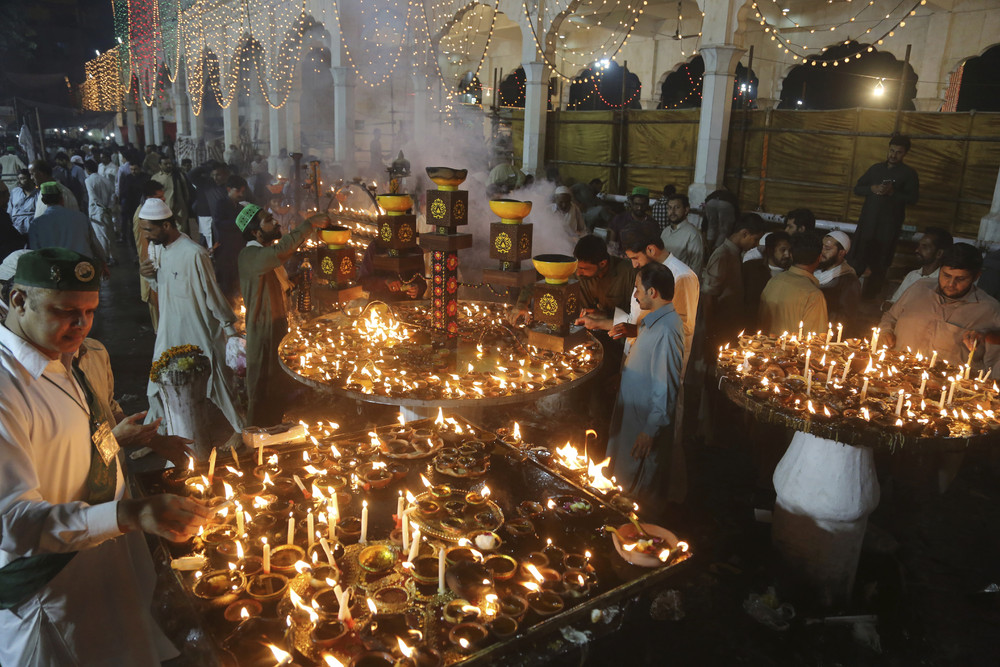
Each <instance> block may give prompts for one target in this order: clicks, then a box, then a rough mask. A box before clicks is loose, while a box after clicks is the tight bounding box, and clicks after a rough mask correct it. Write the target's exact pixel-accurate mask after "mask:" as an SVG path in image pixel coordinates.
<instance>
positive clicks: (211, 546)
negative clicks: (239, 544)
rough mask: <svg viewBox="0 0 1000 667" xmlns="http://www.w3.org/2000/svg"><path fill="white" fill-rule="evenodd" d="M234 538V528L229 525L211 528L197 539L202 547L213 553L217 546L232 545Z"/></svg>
mask: <svg viewBox="0 0 1000 667" xmlns="http://www.w3.org/2000/svg"><path fill="white" fill-rule="evenodd" d="M236 538H237V535H236V528H235V527H234V526H230V525H229V524H222V525H219V526H212V527H211V528H208V529H207V530H205V532H203V533H202V534H201V535H200V536H199V537H198V539H199V540H200V541H201V543H202V544H203V545H204V547H205V548H206V549H208V550H209V551H213V552H214V551H215V550H216V548H217V547H218V546H219V545H221V544H223V543H225V542H229V543H232V542H233V541H234V540H235V539H236ZM234 548H235V547H234Z"/></svg>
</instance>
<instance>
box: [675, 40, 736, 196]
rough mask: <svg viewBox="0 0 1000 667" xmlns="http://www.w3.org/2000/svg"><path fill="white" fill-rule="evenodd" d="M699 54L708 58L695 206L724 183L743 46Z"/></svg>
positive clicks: (704, 50) (708, 49)
mask: <svg viewBox="0 0 1000 667" xmlns="http://www.w3.org/2000/svg"><path fill="white" fill-rule="evenodd" d="M699 53H700V54H701V57H702V58H703V59H704V60H705V78H704V79H703V80H702V95H701V116H700V119H699V125H698V150H697V152H696V154H695V163H694V178H693V182H692V183H691V186H690V187H689V188H688V198H689V199H690V200H691V205H692V206H700V205H701V204H702V203H703V202H704V201H705V196H706V195H707V194H708V193H710V192H712V191H713V190H716V189H718V188H719V186H720V185H721V184H722V174H723V171H724V170H725V167H726V144H727V143H728V142H729V119H730V116H731V115H732V106H733V81H734V79H735V74H736V63H737V62H739V59H740V56H741V55H742V54H743V49H741V48H739V47H736V46H732V45H729V44H716V45H711V46H703V47H702V48H701V50H700V51H699Z"/></svg>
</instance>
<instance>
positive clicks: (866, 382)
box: [719, 324, 1000, 438]
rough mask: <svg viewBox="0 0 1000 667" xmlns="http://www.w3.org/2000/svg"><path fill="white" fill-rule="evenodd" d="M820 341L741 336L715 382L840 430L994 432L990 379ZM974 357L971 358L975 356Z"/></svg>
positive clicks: (957, 367) (824, 337)
mask: <svg viewBox="0 0 1000 667" xmlns="http://www.w3.org/2000/svg"><path fill="white" fill-rule="evenodd" d="M834 330H835V327H834V326H833V325H832V324H831V325H830V326H829V328H828V330H827V332H825V333H819V334H815V333H810V332H805V333H803V331H802V330H801V329H800V330H799V331H798V332H797V333H793V334H789V333H788V332H784V333H783V334H782V335H781V336H767V335H762V334H760V333H758V334H756V335H741V336H740V338H739V340H738V344H737V345H736V346H735V347H731V346H730V345H726V346H725V347H724V348H721V349H720V350H719V374H720V375H724V376H725V378H726V380H727V381H729V382H735V383H738V384H739V385H740V386H741V387H742V388H743V390H744V391H745V392H746V393H747V394H748V396H749V397H751V398H752V399H753V400H754V401H755V402H757V403H758V404H761V405H765V406H767V407H768V408H770V409H772V410H774V411H775V412H777V413H779V414H782V415H785V416H787V417H793V418H798V419H808V420H810V421H812V422H814V423H821V424H832V425H840V426H843V427H845V429H851V428H859V429H870V428H871V427H875V428H877V429H878V430H879V431H880V432H882V433H888V434H892V433H897V434H899V435H901V436H902V437H913V438H969V437H974V436H978V435H985V434H988V433H991V432H995V431H996V430H997V429H1000V419H998V411H1000V400H998V396H1000V391H998V388H997V385H996V383H995V382H994V381H992V380H990V378H989V372H988V371H987V372H980V373H978V374H973V373H972V363H973V354H972V353H970V354H969V358H968V360H967V362H966V363H964V364H956V363H949V362H948V361H945V360H943V359H939V358H938V353H937V352H935V351H933V350H932V351H931V354H930V356H929V357H928V356H925V355H924V354H923V353H921V352H917V353H916V354H913V353H910V352H900V351H898V350H889V349H888V348H887V347H885V346H880V345H879V334H880V331H879V329H877V328H875V329H872V335H871V337H870V338H866V339H863V340H860V339H849V340H842V336H841V332H842V326H841V325H839V324H838V325H837V326H836V334H834ZM973 352H974V350H973Z"/></svg>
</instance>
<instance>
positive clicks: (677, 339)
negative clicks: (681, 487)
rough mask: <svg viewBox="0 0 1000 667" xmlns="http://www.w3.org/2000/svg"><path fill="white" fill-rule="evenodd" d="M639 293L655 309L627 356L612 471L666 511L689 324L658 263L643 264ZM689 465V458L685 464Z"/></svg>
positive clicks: (653, 509)
mask: <svg viewBox="0 0 1000 667" xmlns="http://www.w3.org/2000/svg"><path fill="white" fill-rule="evenodd" d="M635 289H636V298H637V299H638V300H639V305H640V306H641V307H642V309H643V310H647V311H649V314H648V315H646V317H645V318H643V320H642V323H641V324H640V325H639V331H638V335H637V336H636V339H635V343H634V344H633V345H632V349H631V350H630V351H629V354H628V357H627V358H626V359H625V367H624V369H623V370H622V379H621V386H620V388H619V390H618V400H617V401H616V402H615V409H614V413H613V415H612V419H611V437H610V439H609V440H608V456H610V457H611V467H610V472H611V474H613V475H614V476H615V477H616V478H617V480H618V483H619V484H621V485H622V486H623V487H624V489H625V492H626V493H628V494H629V495H631V496H633V497H635V498H636V499H638V501H639V503H640V504H641V505H643V506H645V507H646V509H647V511H649V512H650V513H651V514H653V515H656V514H658V513H661V512H662V511H663V510H664V509H665V507H666V502H667V501H668V500H669V499H671V497H670V496H671V493H670V492H671V489H670V484H671V478H672V477H674V476H675V475H676V474H677V473H678V472H680V471H677V470H675V469H674V468H675V467H676V466H677V463H676V461H675V457H674V450H675V449H677V447H675V446H674V443H673V440H674V437H673V436H674V433H673V431H674V427H673V424H674V415H675V411H676V407H677V395H678V392H679V391H680V386H681V369H682V362H683V358H684V325H683V324H682V323H681V318H680V316H679V315H678V314H677V311H676V310H674V306H673V304H672V303H671V299H673V295H674V277H673V274H672V273H671V272H670V270H669V269H668V268H667V267H665V266H663V265H662V264H658V263H650V264H647V265H646V266H644V267H642V269H641V270H640V271H639V275H638V276H636V279H635ZM681 465H683V464H681Z"/></svg>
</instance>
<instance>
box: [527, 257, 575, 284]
mask: <svg viewBox="0 0 1000 667" xmlns="http://www.w3.org/2000/svg"><path fill="white" fill-rule="evenodd" d="M531 263H532V264H534V265H535V270H536V271H538V272H539V273H540V274H542V276H543V277H544V278H545V282H546V283H548V284H549V285H564V284H566V283H567V282H568V281H569V277H570V276H571V275H573V273H574V272H575V271H576V258H574V257H570V256H569V255H535V256H534V257H532V258H531Z"/></svg>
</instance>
